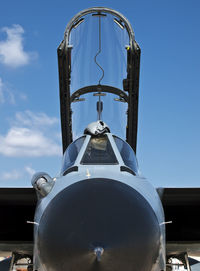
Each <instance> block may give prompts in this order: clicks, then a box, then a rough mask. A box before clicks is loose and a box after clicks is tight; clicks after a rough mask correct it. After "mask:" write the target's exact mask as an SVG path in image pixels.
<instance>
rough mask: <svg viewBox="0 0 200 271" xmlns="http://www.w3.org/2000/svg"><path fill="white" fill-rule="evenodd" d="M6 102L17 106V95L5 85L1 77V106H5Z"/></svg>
mask: <svg viewBox="0 0 200 271" xmlns="http://www.w3.org/2000/svg"><path fill="white" fill-rule="evenodd" d="M5 102H8V103H10V104H15V95H14V94H13V92H12V91H11V90H10V89H9V88H8V87H7V86H6V85H5V83H4V82H3V80H2V78H1V77H0V104H3V103H5Z"/></svg>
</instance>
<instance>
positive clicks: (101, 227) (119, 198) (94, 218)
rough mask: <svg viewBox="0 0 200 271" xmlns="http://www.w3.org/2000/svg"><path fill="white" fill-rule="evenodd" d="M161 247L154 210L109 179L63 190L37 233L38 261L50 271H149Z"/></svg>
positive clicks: (134, 191)
mask: <svg viewBox="0 0 200 271" xmlns="http://www.w3.org/2000/svg"><path fill="white" fill-rule="evenodd" d="M159 246H160V228H159V224H158V221H157V218H156V216H155V214H154V212H153V210H152V208H151V206H150V205H149V204H148V202H147V201H146V200H145V199H144V197H142V196H141V195H140V194H139V193H138V192H137V191H136V190H134V189H133V188H131V187H130V186H127V185H126V184H123V183H120V182H118V181H114V180H110V179H88V180H84V181H81V182H78V183H75V184H73V185H71V186H69V187H67V188H66V189H64V190H63V191H61V192H60V193H59V194H58V195H57V196H56V197H55V198H54V199H53V200H52V201H51V202H50V203H49V205H48V206H47V208H46V210H45V211H44V214H43V216H42V218H41V221H40V226H39V229H38V250H39V255H40V259H41V261H42V263H43V265H44V266H45V268H46V270H52V271H54V270H55V271H66V270H73V271H74V270H81V271H89V270H90V271H92V270H95V271H96V270H102V271H115V270H119V271H121V270H126V271H133V270H137V271H150V270H151V268H152V265H153V263H155V261H156V259H157V257H158V253H159Z"/></svg>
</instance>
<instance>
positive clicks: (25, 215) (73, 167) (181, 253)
mask: <svg viewBox="0 0 200 271" xmlns="http://www.w3.org/2000/svg"><path fill="white" fill-rule="evenodd" d="M152 42H153V41H152ZM57 52H58V68H59V87H60V113H61V128H62V144H63V163H62V167H61V171H60V174H59V175H58V176H56V177H54V178H52V177H50V176H49V175H48V174H47V173H44V172H40V173H36V174H35V175H34V176H33V178H32V185H33V188H23V189H21V188H1V189H0V212H1V215H2V219H1V222H0V251H11V252H12V261H11V265H10V270H12V269H13V268H16V266H17V265H18V264H19V261H20V260H21V259H22V258H26V259H27V270H34V271H77V270H81V271H122V270H126V271H164V270H173V268H174V266H176V263H174V261H172V259H173V258H176V259H178V260H179V261H180V262H181V263H182V265H183V266H184V267H185V268H186V269H187V270H190V263H189V260H188V254H190V255H193V256H198V255H199V253H200V246H199V245H200V221H199V217H198V213H199V207H200V189H199V188H196V189H194V188H191V189H190V188H154V187H153V186H152V185H151V184H150V183H149V182H148V180H147V179H145V178H144V177H143V176H142V175H141V173H140V171H139V168H138V162H137V159H136V150H137V149H136V147H137V126H138V101H139V72H140V52H141V51H140V47H139V45H138V44H137V42H136V40H135V34H134V31H133V29H132V27H131V24H130V23H129V21H128V20H127V19H126V18H125V17H124V16H123V15H122V14H121V13H119V12H117V11H115V10H112V9H109V8H104V7H97V8H89V9H86V10H83V11H81V12H80V13H78V14H77V15H75V16H74V17H73V18H72V19H71V20H70V22H69V23H68V25H67V27H66V30H65V33H64V39H63V41H62V42H61V44H60V45H59V47H58V50H57ZM141 136H142V135H141ZM163 174H164V173H163ZM188 181H189V180H188Z"/></svg>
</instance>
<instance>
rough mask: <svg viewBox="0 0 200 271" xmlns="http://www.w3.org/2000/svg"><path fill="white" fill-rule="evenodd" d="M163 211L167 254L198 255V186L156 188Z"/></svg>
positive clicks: (199, 206) (199, 198)
mask: <svg viewBox="0 0 200 271" xmlns="http://www.w3.org/2000/svg"><path fill="white" fill-rule="evenodd" d="M157 191H158V193H159V195H160V198H161V200H162V204H163V207H164V212H165V221H166V222H168V221H172V224H166V241H167V254H168V255H170V254H171V255H172V254H180V253H182V252H183V253H184V252H188V254H190V255H193V256H200V188H158V189H157Z"/></svg>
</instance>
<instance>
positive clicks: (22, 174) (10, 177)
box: [1, 166, 36, 181]
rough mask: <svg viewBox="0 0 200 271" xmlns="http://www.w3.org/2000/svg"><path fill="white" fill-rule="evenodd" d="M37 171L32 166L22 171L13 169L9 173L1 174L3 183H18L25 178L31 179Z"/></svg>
mask: <svg viewBox="0 0 200 271" xmlns="http://www.w3.org/2000/svg"><path fill="white" fill-rule="evenodd" d="M35 172H36V171H35V170H34V169H33V168H31V167H30V166H25V167H24V168H22V169H13V170H11V171H7V172H1V180H2V181H16V180H22V179H24V178H30V177H32V176H33V174H35Z"/></svg>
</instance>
